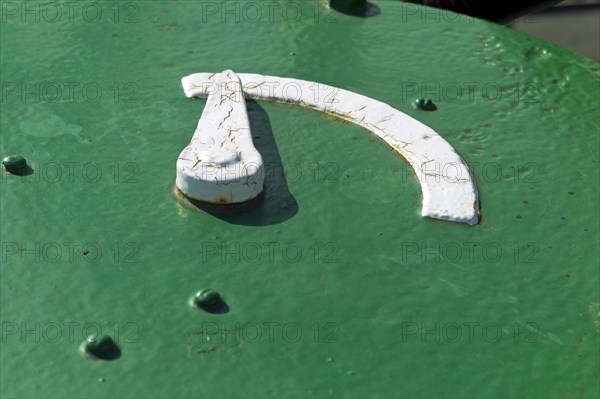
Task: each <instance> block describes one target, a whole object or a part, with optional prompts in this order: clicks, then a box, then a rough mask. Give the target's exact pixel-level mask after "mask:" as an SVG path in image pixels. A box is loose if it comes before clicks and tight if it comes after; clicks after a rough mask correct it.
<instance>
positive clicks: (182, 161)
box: [176, 71, 264, 204]
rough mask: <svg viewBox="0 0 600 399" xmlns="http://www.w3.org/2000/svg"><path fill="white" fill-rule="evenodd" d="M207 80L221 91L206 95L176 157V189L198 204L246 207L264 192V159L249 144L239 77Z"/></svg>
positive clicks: (227, 74) (231, 75)
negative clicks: (189, 135) (190, 134)
mask: <svg viewBox="0 0 600 399" xmlns="http://www.w3.org/2000/svg"><path fill="white" fill-rule="evenodd" d="M211 79H214V83H215V84H216V85H218V87H219V88H220V90H218V92H217V91H215V92H214V93H211V94H209V95H208V101H207V102H206V105H205V106H204V111H203V112H202V117H201V118H200V121H199V122H198V127H197V128H196V132H195V133H194V136H193V137H192V142H191V143H190V144H189V146H187V147H186V148H185V149H184V150H183V151H182V152H181V155H179V159H178V160H177V180H176V185H177V188H179V190H181V192H183V194H185V195H186V196H187V197H189V198H192V199H195V200H199V201H203V202H209V203H216V204H235V203H241V202H245V201H248V200H251V199H253V198H255V197H256V196H258V195H259V194H260V193H261V192H262V190H263V181H264V165H263V159H262V156H261V155H260V153H259V152H258V151H257V150H256V148H255V147H254V143H253V142H252V135H251V132H250V122H249V120H248V111H247V110H246V101H245V100H244V95H243V93H242V84H241V82H240V79H239V77H238V76H237V75H236V74H235V73H233V72H232V71H225V72H223V73H221V74H214V75H213V76H212V77H211Z"/></svg>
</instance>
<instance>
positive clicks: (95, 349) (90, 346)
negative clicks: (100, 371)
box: [80, 336, 121, 360]
mask: <svg viewBox="0 0 600 399" xmlns="http://www.w3.org/2000/svg"><path fill="white" fill-rule="evenodd" d="M80 350H81V352H83V353H84V354H85V355H87V356H89V357H92V358H94V359H99V360H116V359H118V358H119V357H121V348H119V345H117V343H116V342H115V341H114V340H113V339H112V338H111V337H109V336H103V337H100V338H97V337H94V336H90V337H88V338H87V339H86V340H85V341H84V342H83V343H82V344H81V346H80Z"/></svg>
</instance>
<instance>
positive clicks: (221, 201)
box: [216, 195, 229, 204]
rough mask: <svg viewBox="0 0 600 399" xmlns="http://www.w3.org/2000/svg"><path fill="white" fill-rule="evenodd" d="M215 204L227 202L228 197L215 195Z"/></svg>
mask: <svg viewBox="0 0 600 399" xmlns="http://www.w3.org/2000/svg"><path fill="white" fill-rule="evenodd" d="M216 203H217V204H229V198H227V197H225V196H223V195H221V196H220V197H217V201H216Z"/></svg>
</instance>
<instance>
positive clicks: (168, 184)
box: [0, 1, 600, 398]
mask: <svg viewBox="0 0 600 399" xmlns="http://www.w3.org/2000/svg"><path fill="white" fill-rule="evenodd" d="M7 3H9V2H2V3H1V5H2V7H3V9H2V12H3V14H2V18H3V19H2V24H1V26H0V45H1V46H0V56H1V60H0V71H1V81H2V104H1V105H2V110H1V111H2V112H1V121H0V131H1V143H0V154H1V155H2V157H4V156H8V155H13V154H18V155H22V156H24V157H25V158H26V159H27V162H28V165H29V166H30V167H31V168H32V171H33V173H32V174H27V175H24V176H15V175H11V174H8V173H3V174H2V181H1V186H0V190H1V191H0V201H1V205H0V210H1V215H0V216H1V242H2V264H1V268H0V287H1V293H0V300H1V302H0V303H1V323H2V342H1V350H0V366H1V369H0V370H1V375H0V387H1V388H0V389H1V394H2V397H7V398H9V397H28V398H66V397H73V398H74V397H77V398H82V397H86V398H87V397H89V398H93V397H95V398H100V397H102V398H106V397H119V398H167V397H168V398H196V397H240V398H241V397H244V398H246V397H253V398H257V397H297V398H300V397H335V398H337V397H356V398H358V397H361V398H362V397H390V398H392V397H393V398H397V397H419V398H431V397H452V398H459V397H460V398H501V397H502V398H521V397H538V398H566V397H585V398H593V397H598V395H599V394H600V390H599V378H600V376H599V363H598V362H599V357H598V354H599V350H600V346H599V341H598V340H599V328H600V326H599V311H600V308H599V307H600V298H599V273H598V258H599V250H598V231H599V213H598V205H597V204H598V199H599V192H598V181H599V179H598V177H599V176H598V170H599V168H598V152H599V151H598V150H599V142H598V129H599V122H598V118H599V113H598V111H599V102H600V100H599V91H598V90H597V89H598V85H599V71H600V67H599V65H598V64H597V63H595V62H593V61H591V60H588V59H585V58H582V57H580V56H577V55H574V54H573V53H570V52H568V51H566V50H563V49H561V48H558V47H556V46H553V45H551V44H548V43H544V42H541V41H539V40H537V39H534V38H531V37H528V36H526V35H523V34H520V33H517V32H514V31H511V30H508V29H506V28H503V27H501V26H496V25H492V24H489V23H485V22H481V21H475V20H470V19H463V17H459V16H457V15H454V14H449V13H437V14H436V13H433V14H432V13H428V14H425V13H424V12H423V9H421V8H416V6H410V8H408V6H406V5H403V4H402V3H400V2H396V1H377V2H376V3H377V6H378V7H379V8H380V11H381V12H380V14H379V15H378V16H376V17H371V18H356V17H351V16H345V15H340V14H331V13H330V12H329V11H328V10H325V9H321V8H318V7H317V6H316V4H315V3H312V2H282V1H280V2H276V4H277V5H276V6H275V8H274V9H273V12H272V13H271V14H269V7H270V6H267V5H266V4H265V3H255V4H258V5H259V7H260V11H261V14H260V16H259V17H257V16H256V15H258V14H256V12H255V11H253V10H252V9H250V8H248V7H247V4H248V3H246V2H237V3H236V2H228V3H227V7H230V8H229V9H228V10H229V12H228V13H225V11H224V8H223V7H225V6H224V5H222V4H221V3H220V2H208V1H207V2H199V1H136V2H129V3H116V2H105V3H98V4H97V5H98V7H100V8H101V10H102V15H101V16H99V17H97V16H96V17H95V16H94V15H98V14H93V12H94V10H93V6H89V7H88V8H87V9H86V10H87V11H86V12H87V14H84V11H83V10H84V8H83V6H82V7H78V8H75V9H74V10H73V12H72V13H71V14H67V13H66V12H67V10H68V7H67V6H66V5H65V6H64V7H65V9H64V10H63V13H62V16H61V17H60V18H59V19H58V20H56V21H55V22H51V21H49V20H47V18H46V16H50V18H52V16H53V15H54V14H50V12H51V11H52V10H49V9H45V10H46V13H47V15H46V14H43V13H42V12H44V11H42V10H44V9H43V8H41V9H40V13H39V14H35V13H34V14H22V12H23V9H24V7H25V4H24V3H20V2H16V3H14V4H16V5H17V8H18V10H17V11H18V13H16V14H15V13H14V8H10V9H7V8H6V4H7ZM11 4H12V3H11ZM85 4H95V3H85ZM236 4H237V5H236ZM31 7H32V9H33V6H31ZM40 7H41V6H40ZM215 7H216V8H215ZM244 7H246V8H244ZM215 10H216V11H215ZM232 10H233V11H232ZM236 10H237V11H236ZM283 10H286V11H287V14H284V13H283ZM117 11H118V13H117ZM35 15H38V16H39V21H38V22H36V20H35ZM286 15H287V17H286ZM71 16H72V17H71ZM256 18H258V19H256ZM236 19H237V20H238V21H236ZM228 68H230V69H233V70H234V71H237V72H254V73H261V74H267V75H275V76H289V77H295V78H301V79H306V80H312V81H317V82H323V83H327V84H330V85H333V86H337V87H342V88H345V89H349V90H352V91H356V92H359V93H361V94H364V95H367V96H370V97H373V98H375V99H378V100H381V101H384V102H387V103H389V104H390V105H392V106H394V107H395V108H397V109H399V110H402V111H404V112H406V113H408V114H410V115H412V116H414V117H415V118H417V119H419V120H420V121H422V122H424V123H425V124H427V125H429V126H431V127H432V128H434V129H435V130H436V131H438V132H440V134H442V136H443V137H444V138H445V139H446V140H447V141H448V142H450V143H451V144H452V145H453V146H454V147H455V148H456V149H457V150H458V151H459V152H460V154H461V155H462V156H463V158H465V160H466V161H467V162H468V163H469V164H470V165H471V169H472V172H473V174H474V176H475V178H476V180H477V184H478V188H479V192H480V195H481V203H482V210H481V211H482V216H483V220H482V222H481V224H480V225H477V226H466V225H459V224H453V223H443V222H435V221H432V220H429V219H426V218H422V217H420V215H419V211H420V202H421V194H420V190H419V184H418V180H417V179H418V176H415V175H414V174H413V173H412V172H411V169H410V168H409V166H408V165H407V164H406V163H405V162H404V161H403V160H402V159H401V158H399V157H398V156H396V155H395V154H394V152H392V151H391V150H390V149H389V147H388V146H387V145H385V143H383V142H382V141H380V140H379V139H377V138H376V137H374V136H371V135H369V134H368V133H367V132H365V131H363V130H362V129H360V128H358V127H356V126H353V125H348V124H345V123H342V122H339V121H336V120H333V119H330V118H327V117H324V116H322V115H321V114H319V113H317V112H313V111H309V110H304V109H300V108H296V107H286V106H280V105H275V104H269V103H265V102H260V103H253V102H251V103H249V112H250V116H251V122H252V127H253V129H254V132H255V133H254V134H255V135H256V136H257V137H256V138H255V142H256V144H257V147H258V148H259V150H260V151H261V152H262V153H263V156H264V157H265V160H266V164H267V166H269V167H270V171H271V174H270V175H269V176H268V178H267V195H266V199H265V202H264V204H262V205H261V206H260V207H259V208H257V209H255V210H251V211H247V212H244V213H242V214H225V215H210V214H206V213H202V212H200V211H199V210H197V209H195V208H193V207H190V206H189V205H187V204H185V203H184V202H182V201H180V200H179V199H178V198H177V197H176V196H175V195H174V194H173V184H174V176H175V160H176V158H177V156H178V154H179V152H180V151H181V149H182V148H183V147H184V146H185V145H186V144H187V143H188V142H189V139H190V137H191V135H192V132H193V130H194V128H195V126H196V123H197V121H198V118H199V116H200V113H201V111H202V107H203V105H204V103H205V102H204V101H202V100H197V101H190V100H188V99H187V98H186V97H185V96H184V95H183V91H182V89H181V86H180V82H179V80H180V78H181V77H182V76H184V75H187V74H190V73H193V72H204V71H206V72H210V71H213V72H217V71H222V70H225V69H228ZM56 87H58V88H59V91H57V89H56ZM457 87H460V88H462V93H460V92H458V91H457ZM469 88H470V89H469ZM419 97H430V98H432V99H433V100H434V101H435V102H436V104H437V106H438V110H437V111H435V112H422V111H418V110H415V109H414V108H413V102H414V101H415V100H416V99H417V98H419ZM440 167H444V166H443V165H442V166H440ZM286 176H287V177H286ZM209 288H211V289H214V290H215V291H217V292H218V293H219V294H220V295H221V298H223V300H224V302H225V303H226V305H227V309H224V311H222V312H212V313H211V312H206V311H202V310H196V309H194V308H193V307H191V306H190V301H191V298H192V297H193V296H194V295H195V293H196V292H198V291H199V290H202V289H209ZM94 333H101V335H108V336H111V337H113V338H115V340H116V341H117V342H118V343H119V344H120V346H121V351H122V354H121V356H120V358H119V359H117V360H114V361H92V360H89V359H87V358H85V357H83V356H81V354H80V353H79V349H78V348H79V345H80V344H81V343H82V342H83V341H84V339H85V337H86V336H87V335H89V334H94ZM259 333H260V335H259Z"/></svg>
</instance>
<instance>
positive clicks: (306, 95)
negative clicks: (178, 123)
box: [178, 72, 479, 225]
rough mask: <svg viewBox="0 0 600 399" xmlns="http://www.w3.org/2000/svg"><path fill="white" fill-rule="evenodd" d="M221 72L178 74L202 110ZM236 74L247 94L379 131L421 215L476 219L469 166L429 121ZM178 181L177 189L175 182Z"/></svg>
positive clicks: (312, 86)
mask: <svg viewBox="0 0 600 399" xmlns="http://www.w3.org/2000/svg"><path fill="white" fill-rule="evenodd" d="M225 73H230V74H231V72H225ZM221 76H222V74H211V73H197V74H193V75H190V76H187V77H185V78H183V79H182V84H183V89H184V91H185V94H186V95H187V96H188V97H190V98H191V97H207V96H208V98H209V100H208V103H207V104H206V108H205V113H206V112H207V111H206V110H207V109H211V98H215V96H220V97H222V96H221V95H220V94H221V93H225V94H227V93H230V91H229V89H228V87H227V85H224V84H223V82H222V78H221ZM239 78H240V79H241V82H242V91H243V95H244V97H245V98H247V99H257V100H268V101H276V102H283V103H293V104H297V105H300V106H303V107H309V108H313V109H317V110H319V111H322V112H325V113H327V114H331V115H334V116H336V117H340V118H343V119H345V120H348V121H350V122H353V123H356V124H358V125H359V126H362V127H364V128H366V129H367V130H369V131H371V132H372V133H374V134H376V135H377V136H379V137H381V138H382V139H383V140H384V141H385V142H386V143H388V144H389V145H390V146H391V147H392V148H394V149H395V150H396V151H397V152H398V153H400V154H401V155H402V156H403V157H404V158H406V160H407V161H408V162H409V163H410V164H411V166H412V167H413V169H414V170H415V172H416V175H417V177H418V178H419V181H420V183H421V191H422V193H423V207H422V211H421V214H422V215H423V216H427V217H430V218H434V219H441V220H448V221H453V222H460V223H467V224H471V225H472V224H477V223H478V222H479V199H478V193H477V186H476V184H475V181H474V179H473V176H472V175H471V172H470V171H469V168H468V167H467V165H466V164H465V162H464V161H463V159H462V158H461V156H460V155H459V154H458V153H457V152H456V151H455V150H454V148H453V147H452V146H451V145H450V144H448V142H447V141H446V140H444V139H443V138H442V137H441V136H440V135H439V134H438V133H436V132H435V131H434V130H433V129H431V128H430V127H428V126H426V125H424V124H423V123H421V122H419V121H417V120H415V119H413V118H411V117H410V116H408V115H406V114H404V113H402V112H400V111H398V110H396V109H394V108H392V107H391V106H389V105H387V104H385V103H382V102H380V101H377V100H374V99H372V98H369V97H366V96H363V95H360V94H357V93H353V92H351V91H347V90H343V89H338V88H336V87H332V86H327V85H324V84H320V83H315V82H309V81H304V80H299V79H289V78H280V77H274V76H264V75H256V74H239ZM212 102H213V103H214V100H213V101H212ZM203 118H204V114H203ZM201 122H202V121H201ZM248 137H251V136H248ZM251 148H252V149H254V147H253V146H251ZM182 155H183V154H182ZM178 176H179V162H178ZM178 182H179V177H178ZM188 184H190V185H191V184H192V182H190V183H188ZM178 187H180V189H181V186H179V184H178ZM181 190H182V191H184V190H183V189H181ZM184 193H185V191H184Z"/></svg>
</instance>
